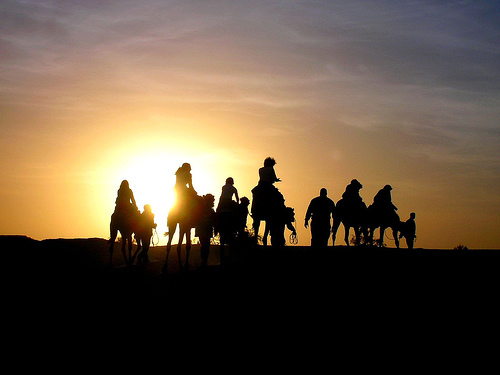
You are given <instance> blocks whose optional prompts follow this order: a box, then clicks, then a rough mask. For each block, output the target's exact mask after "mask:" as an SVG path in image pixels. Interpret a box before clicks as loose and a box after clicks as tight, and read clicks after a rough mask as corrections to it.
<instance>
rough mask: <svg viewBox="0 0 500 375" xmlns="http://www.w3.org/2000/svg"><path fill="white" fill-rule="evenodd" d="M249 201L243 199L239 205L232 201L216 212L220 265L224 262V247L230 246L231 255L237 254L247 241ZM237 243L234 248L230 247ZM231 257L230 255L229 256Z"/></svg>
mask: <svg viewBox="0 0 500 375" xmlns="http://www.w3.org/2000/svg"><path fill="white" fill-rule="evenodd" d="M248 205H249V200H248V198H247V197H243V198H242V199H241V201H240V203H236V202H235V201H232V202H231V203H230V204H228V205H226V206H225V208H224V209H222V210H219V209H218V210H217V214H216V215H217V227H218V231H219V240H220V258H221V265H223V263H224V261H225V260H226V259H225V258H226V253H225V246H226V245H229V246H231V249H230V252H231V254H233V253H235V252H238V250H240V249H239V247H241V246H244V245H245V241H246V240H247V239H248V233H247V231H246V222H247V217H248ZM235 243H237V245H236V246H232V245H234V244H235ZM231 257H232V255H231Z"/></svg>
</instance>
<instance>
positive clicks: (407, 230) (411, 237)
mask: <svg viewBox="0 0 500 375" xmlns="http://www.w3.org/2000/svg"><path fill="white" fill-rule="evenodd" d="M415 216H416V215H415V212H412V213H411V214H410V218H409V219H408V220H406V222H404V223H403V230H402V231H401V233H400V234H399V238H401V237H404V238H405V240H406V245H407V246H408V249H410V250H411V249H413V242H414V241H415V238H417V236H416V233H417V224H416V223H415Z"/></svg>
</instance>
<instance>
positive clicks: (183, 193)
mask: <svg viewBox="0 0 500 375" xmlns="http://www.w3.org/2000/svg"><path fill="white" fill-rule="evenodd" d="M174 192H175V196H176V206H177V207H178V209H179V210H181V211H182V210H185V209H186V208H188V207H189V206H190V205H191V203H192V202H193V201H194V197H195V196H196V195H197V193H196V191H195V190H194V188H193V177H192V175H191V165H190V164H189V163H184V164H182V166H181V167H179V168H178V169H177V171H176V172H175V185H174Z"/></svg>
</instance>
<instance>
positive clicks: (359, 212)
mask: <svg viewBox="0 0 500 375" xmlns="http://www.w3.org/2000/svg"><path fill="white" fill-rule="evenodd" d="M366 210H367V208H366V204H365V203H364V202H355V203H353V204H349V202H348V201H346V200H344V199H340V200H339V201H338V202H337V205H336V209H335V212H334V215H333V225H332V240H333V245H334V246H335V239H336V237H337V231H338V229H339V227H340V224H343V225H344V229H345V235H344V241H345V243H346V245H347V246H350V243H349V233H350V230H351V228H353V229H354V234H355V237H356V243H355V244H356V246H359V245H361V233H363V235H364V237H365V239H366V238H367V237H368V230H367V228H366V214H367V212H366Z"/></svg>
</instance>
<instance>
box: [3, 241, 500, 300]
mask: <svg viewBox="0 0 500 375" xmlns="http://www.w3.org/2000/svg"><path fill="white" fill-rule="evenodd" d="M1 239H2V242H1V243H2V244H3V245H2V249H3V250H2V251H3V258H4V260H3V262H2V265H3V272H2V276H3V277H4V279H5V280H4V283H3V288H4V289H5V293H4V295H5V294H6V295H11V296H12V297H16V298H21V299H24V300H26V299H40V298H43V299H53V300H57V301H64V300H73V301H82V303H83V301H85V302H86V303H92V302H96V301H99V303H103V302H104V303H110V302H113V301H114V302H118V301H120V302H123V301H141V303H150V304H161V303H167V304H168V303H169V302H171V301H175V300H179V299H183V300H190V301H200V303H201V301H211V300H217V299H219V301H222V300H226V299H228V298H230V299H233V300H241V299H245V300H247V301H249V300H250V299H252V298H253V299H257V300H259V299H264V298H268V299H269V300H271V301H276V300H277V299H280V298H291V299H295V300H296V301H299V300H300V299H301V298H306V299H308V298H312V299H314V298H320V299H325V300H328V299H336V300H337V301H338V300H342V301H344V302H345V303H350V302H351V300H353V299H356V300H360V299H361V300H366V301H370V300H373V301H380V300H383V299H386V300H387V301H391V302H392V301H394V300H397V299H398V298H402V297H403V296H404V298H405V299H408V298H409V296H411V298H413V300H415V301H417V300H419V299H420V300H421V299H422V298H424V297H425V299H426V300H428V299H435V300H436V302H440V301H442V300H443V299H446V298H452V297H457V296H462V297H468V298H474V299H477V298H480V297H481V296H486V295H487V294H488V293H491V292H493V291H494V292H495V294H496V290H497V288H498V286H499V281H500V278H499V273H498V271H497V269H498V264H499V261H500V251H498V250H463V251H461V250H451V249H450V250H436V249H413V250H408V249H406V248H404V247H403V248H400V249H396V248H371V247H370V248H366V247H346V246H336V247H331V246H330V247H328V249H326V250H324V251H321V252H318V251H315V250H313V249H311V248H310V247H309V246H286V247H285V248H284V249H282V250H275V249H272V248H271V247H263V246H260V245H259V246H240V247H234V248H231V247H227V246H226V253H228V254H229V256H228V262H227V263H226V264H225V265H224V266H221V264H220V258H219V247H218V246H215V245H213V246H212V247H211V251H210V258H209V262H208V268H207V269H206V270H205V271H203V270H201V268H200V264H201V260H200V251H199V245H193V247H192V249H191V253H190V257H189V259H190V262H189V263H190V268H189V270H184V271H181V270H180V269H179V263H178V259H177V250H176V246H175V245H174V246H173V247H172V251H171V252H170V255H169V258H168V264H167V272H162V268H163V266H164V264H165V260H166V249H165V246H156V247H151V248H150V250H149V258H150V262H148V263H146V264H142V265H139V264H134V265H133V266H126V265H125V262H124V258H123V255H122V252H121V246H120V244H119V243H116V244H115V245H114V252H113V255H112V258H111V259H112V264H113V265H112V267H111V266H110V253H109V245H108V243H107V240H106V239H100V238H89V239H47V240H42V241H37V240H33V239H31V238H29V237H26V236H1ZM135 248H136V247H135V245H134V251H135ZM181 259H182V262H184V261H185V246H184V245H183V246H182V252H181Z"/></svg>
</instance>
